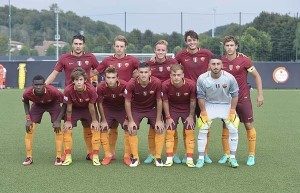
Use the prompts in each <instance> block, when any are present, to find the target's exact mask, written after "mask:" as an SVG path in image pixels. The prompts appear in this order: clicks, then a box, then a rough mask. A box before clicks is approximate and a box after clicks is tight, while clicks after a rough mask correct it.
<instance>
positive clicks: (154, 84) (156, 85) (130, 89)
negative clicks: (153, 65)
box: [124, 76, 161, 112]
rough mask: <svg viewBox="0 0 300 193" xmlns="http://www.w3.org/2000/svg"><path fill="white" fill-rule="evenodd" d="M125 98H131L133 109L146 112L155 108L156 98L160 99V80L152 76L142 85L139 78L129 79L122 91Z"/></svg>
mask: <svg viewBox="0 0 300 193" xmlns="http://www.w3.org/2000/svg"><path fill="white" fill-rule="evenodd" d="M124 97H125V99H129V100H131V108H132V110H133V111H139V112H147V111H149V110H151V109H153V108H156V100H157V99H161V82H160V80H159V79H158V78H155V77H154V76H151V77H150V82H149V83H148V85H147V86H146V87H142V86H141V85H140V83H139V78H134V79H131V80H130V81H129V82H128V83H127V86H126V89H125V91H124Z"/></svg>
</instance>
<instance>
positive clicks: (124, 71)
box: [97, 54, 140, 82]
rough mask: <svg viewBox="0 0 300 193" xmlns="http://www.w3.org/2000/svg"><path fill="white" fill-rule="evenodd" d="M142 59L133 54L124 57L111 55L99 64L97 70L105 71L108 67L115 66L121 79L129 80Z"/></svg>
mask: <svg viewBox="0 0 300 193" xmlns="http://www.w3.org/2000/svg"><path fill="white" fill-rule="evenodd" d="M139 64H140V61H138V59H136V58H135V57H133V56H130V55H127V54H126V55H125V56H124V57H123V58H116V57H115V56H109V57H107V58H105V59H104V60H103V61H102V62H101V64H100V65H99V66H98V68H97V71H98V72H99V73H103V72H104V70H105V69H106V68H107V67H110V66H112V67H114V68H115V69H116V70H117V71H118V75H119V79H122V80H125V81H126V82H128V81H129V80H130V79H131V78H132V73H133V71H134V70H136V69H137V68H138V66H139Z"/></svg>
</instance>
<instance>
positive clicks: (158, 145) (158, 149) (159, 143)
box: [155, 133, 164, 158]
mask: <svg viewBox="0 0 300 193" xmlns="http://www.w3.org/2000/svg"><path fill="white" fill-rule="evenodd" d="M163 147H164V134H158V133H156V134H155V158H161V153H162V150H163Z"/></svg>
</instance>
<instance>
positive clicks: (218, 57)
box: [210, 54, 222, 60]
mask: <svg viewBox="0 0 300 193" xmlns="http://www.w3.org/2000/svg"><path fill="white" fill-rule="evenodd" d="M212 59H218V60H222V56H221V55H217V54H214V55H212V56H211V57H210V60H212Z"/></svg>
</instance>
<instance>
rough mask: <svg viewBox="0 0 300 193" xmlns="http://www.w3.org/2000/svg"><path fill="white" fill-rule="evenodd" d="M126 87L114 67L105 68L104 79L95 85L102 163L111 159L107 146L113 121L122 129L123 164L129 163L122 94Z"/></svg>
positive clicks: (107, 162)
mask: <svg viewBox="0 0 300 193" xmlns="http://www.w3.org/2000/svg"><path fill="white" fill-rule="evenodd" d="M125 87H126V81H125V80H121V79H119V78H118V72H117V70H116V69H115V68H114V67H108V68H107V69H106V70H105V81H103V82H101V83H100V84H99V85H98V87H97V94H98V109H99V112H100V115H101V122H100V129H101V144H102V147H103V150H104V153H105V157H104V159H103V161H102V162H101V163H102V165H108V164H109V163H110V162H111V160H112V156H113V153H114V152H112V154H111V153H110V148H109V138H108V129H110V128H112V126H113V123H114V121H116V122H118V123H120V124H121V125H122V127H123V129H124V151H125V153H124V160H123V162H124V164H126V165H130V163H131V159H130V146H129V139H128V138H129V133H128V130H127V127H126V130H125V128H124V126H123V125H124V122H125V118H126V111H125V108H124V103H125V99H124V96H123V93H124V90H125Z"/></svg>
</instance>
